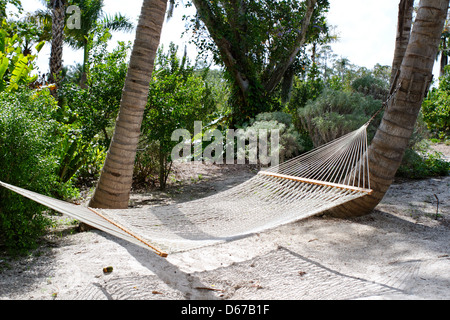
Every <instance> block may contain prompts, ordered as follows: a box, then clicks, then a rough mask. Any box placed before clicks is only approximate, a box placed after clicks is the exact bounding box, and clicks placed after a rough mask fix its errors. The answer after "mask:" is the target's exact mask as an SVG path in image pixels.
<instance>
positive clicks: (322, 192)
mask: <svg viewBox="0 0 450 320" xmlns="http://www.w3.org/2000/svg"><path fill="white" fill-rule="evenodd" d="M399 87H400V85H399V86H398V87H397V88H396V89H395V90H392V91H393V93H392V94H391V95H390V96H389V98H388V100H387V102H389V101H390V100H391V99H392V97H393V96H394V95H395V93H396V92H397V90H398V89H399ZM387 102H386V103H384V104H383V107H382V109H380V110H379V111H378V112H377V113H376V114H378V113H380V112H381V111H382V110H383V109H384V108H385V107H386V105H387ZM376 114H375V115H376ZM375 115H374V117H372V118H371V119H370V120H369V121H368V122H367V123H365V124H364V125H363V126H362V127H361V128H359V129H358V130H355V131H353V132H350V133H348V134H346V135H344V136H342V137H340V138H338V139H336V140H334V141H331V142H329V143H327V144H325V145H322V146H320V147H318V148H316V149H313V150H311V151H309V152H307V153H305V154H303V155H301V156H299V157H296V158H294V159H291V160H289V161H286V162H284V163H281V164H279V165H277V166H273V167H270V168H267V169H265V170H262V171H260V172H259V173H258V174H256V175H255V176H254V177H253V178H251V179H249V180H247V181H246V182H244V183H242V184H240V185H238V186H235V187H232V188H230V189H228V190H225V191H222V192H219V193H217V194H214V195H212V196H209V197H205V198H202V199H198V200H194V201H189V202H184V203H181V204H177V205H169V206H159V207H150V208H130V209H125V210H106V209H93V208H86V207H83V206H78V205H74V204H71V203H67V202H64V201H61V200H57V199H53V198H50V197H47V196H43V195H40V194H37V193H35V192H31V191H28V190H25V189H22V188H18V187H15V186H12V185H10V184H7V183H3V182H1V181H0V186H2V187H4V188H7V189H9V190H11V191H13V192H16V193H19V194H21V195H23V196H24V197H27V198H29V199H31V200H34V201H36V202H38V203H40V204H42V205H44V206H47V207H48V208H51V209H53V210H55V211H57V212H60V213H62V214H65V215H68V216H70V217H72V218H74V219H77V220H79V221H81V222H84V223H86V224H88V225H90V226H92V227H94V228H97V229H99V230H101V231H104V232H106V233H109V234H111V235H113V236H115V237H118V238H121V239H123V240H126V241H128V242H131V243H134V244H136V245H139V246H142V247H144V248H146V249H150V250H151V251H153V252H155V253H156V254H158V255H159V256H161V257H167V255H168V254H169V253H173V252H181V251H187V250H191V249H194V248H200V247H204V246H208V245H213V244H218V243H223V242H226V241H232V240H236V239H239V238H242V237H245V236H249V235H251V234H254V233H258V232H262V231H265V230H268V229H271V228H275V227H278V226H280V225H284V224H288V223H292V222H295V221H299V220H301V219H304V218H308V217H311V216H314V215H317V214H320V213H322V212H324V211H326V210H329V209H331V208H334V207H336V206H339V205H341V204H343V203H346V202H349V201H353V200H355V199H358V198H361V197H366V196H368V195H370V194H371V193H372V189H371V186H370V170H369V159H368V142H367V127H368V126H369V124H370V123H371V122H372V121H373V119H374V118H375Z"/></svg>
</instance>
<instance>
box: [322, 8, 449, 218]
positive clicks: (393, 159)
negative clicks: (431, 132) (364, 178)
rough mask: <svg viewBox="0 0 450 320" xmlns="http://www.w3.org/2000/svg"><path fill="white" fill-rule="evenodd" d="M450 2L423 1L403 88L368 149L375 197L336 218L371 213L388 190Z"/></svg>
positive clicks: (401, 78) (351, 206)
mask: <svg viewBox="0 0 450 320" xmlns="http://www.w3.org/2000/svg"><path fill="white" fill-rule="evenodd" d="M448 6H449V0H421V1H420V5H419V10H418V12H417V17H416V20H415V22H414V26H413V30H412V33H411V36H410V40H409V44H408V47H407V50H406V52H405V56H404V58H403V62H402V64H401V68H400V75H399V83H401V87H400V89H399V91H398V92H397V95H396V97H395V99H394V100H393V101H392V102H391V103H390V104H389V106H388V108H387V110H386V111H385V113H384V116H383V120H382V122H381V124H380V127H379V128H378V130H377V132H376V135H375V137H374V139H373V141H372V144H371V146H370V148H369V165H370V179H371V187H372V189H373V190H374V193H373V195H371V196H367V197H364V198H360V199H358V200H355V201H352V202H349V203H347V204H345V205H342V206H339V207H337V208H335V209H333V210H330V211H329V214H331V215H333V216H337V217H350V216H361V215H365V214H368V213H370V212H371V211H372V210H373V209H374V208H375V207H376V206H377V205H378V203H379V202H380V201H381V200H382V199H383V197H384V195H385V193H386V192H387V190H388V189H389V187H390V185H391V183H392V181H393V179H394V177H395V173H396V172H397V169H398V167H399V166H400V164H401V161H402V158H403V154H404V152H405V150H406V148H407V146H408V142H409V140H410V138H411V135H412V132H413V130H414V125H415V123H416V120H417V116H418V114H419V111H420V108H421V106H422V102H423V98H424V96H425V94H426V91H427V90H428V87H429V85H430V83H431V80H432V72H433V65H434V63H435V58H436V54H437V52H438V48H439V42H440V38H441V34H442V29H443V27H444V22H445V19H446V16H447V11H448Z"/></svg>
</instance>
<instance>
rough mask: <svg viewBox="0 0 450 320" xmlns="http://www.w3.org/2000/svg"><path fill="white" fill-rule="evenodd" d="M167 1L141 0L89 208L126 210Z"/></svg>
mask: <svg viewBox="0 0 450 320" xmlns="http://www.w3.org/2000/svg"><path fill="white" fill-rule="evenodd" d="M167 1H168V0H144V2H143V4H142V9H141V15H140V18H139V22H138V26H137V29H136V38H135V41H134V47H133V50H132V52H131V57H130V64H129V68H128V74H127V77H126V80H125V86H124V90H123V95H122V101H121V104H120V110H119V116H118V118H117V122H116V128H115V132H114V135H113V138H112V141H111V146H110V149H109V151H108V154H107V156H106V160H105V164H104V166H103V170H102V173H101V175H100V179H99V182H98V184H97V188H96V190H95V193H94V195H93V197H92V199H91V201H90V203H89V206H90V207H92V208H109V209H124V208H128V200H129V197H130V191H131V184H132V179H133V169H134V162H135V157H136V149H137V145H138V142H139V137H140V133H141V124H142V120H143V116H144V109H145V106H146V105H147V99H148V91H149V83H150V80H151V76H152V72H153V66H154V61H155V57H156V53H157V50H158V46H159V42H160V37H161V30H162V26H163V23H164V17H165V14H166V9H167Z"/></svg>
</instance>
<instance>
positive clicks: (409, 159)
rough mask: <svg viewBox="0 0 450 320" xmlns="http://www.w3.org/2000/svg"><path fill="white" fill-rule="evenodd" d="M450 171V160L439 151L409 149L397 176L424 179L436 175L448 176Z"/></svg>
mask: <svg viewBox="0 0 450 320" xmlns="http://www.w3.org/2000/svg"><path fill="white" fill-rule="evenodd" d="M449 173H450V162H447V161H445V160H443V159H442V154H441V153H439V152H429V151H425V150H414V149H407V150H406V151H405V155H404V157H403V161H402V164H401V166H400V168H399V169H398V171H397V177H403V178H409V179H422V178H428V177H435V176H447V175H449Z"/></svg>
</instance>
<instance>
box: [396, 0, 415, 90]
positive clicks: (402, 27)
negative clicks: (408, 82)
mask: <svg viewBox="0 0 450 320" xmlns="http://www.w3.org/2000/svg"><path fill="white" fill-rule="evenodd" d="M413 12H414V0H400V3H399V5H398V22H397V38H396V41H395V43H396V45H395V51H394V60H393V62H392V73H391V85H392V83H394V81H395V80H396V79H395V78H396V76H397V75H398V74H397V73H398V72H399V71H400V67H401V65H402V61H403V57H404V56H405V52H406V48H407V47H408V43H409V37H410V35H411V27H412V21H413Z"/></svg>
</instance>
